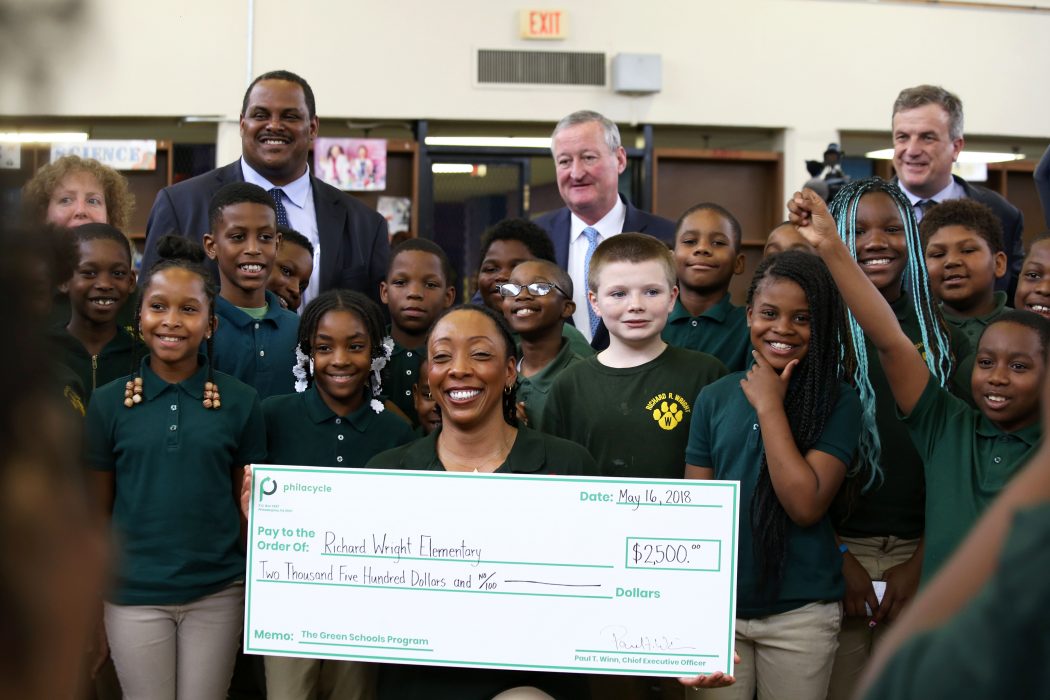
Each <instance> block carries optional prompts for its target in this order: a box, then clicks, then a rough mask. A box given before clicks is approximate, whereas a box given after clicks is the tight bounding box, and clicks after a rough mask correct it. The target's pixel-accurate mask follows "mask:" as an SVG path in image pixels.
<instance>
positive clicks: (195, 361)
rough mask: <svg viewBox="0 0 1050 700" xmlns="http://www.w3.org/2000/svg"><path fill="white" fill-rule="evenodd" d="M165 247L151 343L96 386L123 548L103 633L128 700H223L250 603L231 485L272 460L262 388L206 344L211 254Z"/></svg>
mask: <svg viewBox="0 0 1050 700" xmlns="http://www.w3.org/2000/svg"><path fill="white" fill-rule="evenodd" d="M158 251H159V253H160V256H161V260H160V262H158V263H157V264H156V265H155V266H154V267H153V269H152V270H151V271H150V273H149V274H148V275H147V276H146V278H145V280H144V281H143V283H142V285H141V288H140V292H139V295H140V302H139V305H138V309H137V311H136V326H137V328H138V331H139V333H140V334H141V336H142V340H143V342H144V343H145V345H146V347H147V349H148V350H149V353H148V354H147V355H146V356H145V357H144V358H143V359H142V360H141V363H140V364H139V365H138V366H137V368H136V370H135V372H134V373H133V374H132V375H131V376H130V377H126V378H125V379H126V381H125V379H120V380H117V381H114V382H111V383H109V384H106V385H105V386H102V387H100V388H99V389H98V390H97V391H96V392H95V394H94V396H93V398H92V401H91V404H90V405H89V407H88V412H87V417H86V420H85V428H84V432H85V434H86V441H87V456H86V459H87V464H88V467H89V468H90V469H91V470H92V474H93V479H94V481H95V484H96V486H97V489H98V492H99V499H100V503H101V504H102V506H103V508H104V511H105V512H106V513H107V514H109V515H110V516H111V522H112V528H113V531H114V533H115V534H116V535H117V540H118V543H119V545H118V546H119V550H120V552H121V555H120V556H119V557H118V561H117V577H116V581H115V584H114V586H113V588H112V589H111V590H110V591H108V592H107V594H106V602H105V610H104V613H105V630H106V635H107V637H108V640H109V646H110V649H111V652H112V656H113V661H114V664H115V666H116V669H117V676H118V677H119V679H120V684H121V687H122V688H123V691H124V697H126V698H129V699H130V698H145V697H172V698H174V697H179V698H219V697H225V696H226V689H227V687H228V686H229V683H230V677H231V675H232V673H233V664H234V657H235V655H236V652H237V648H238V644H239V641H240V635H241V629H242V625H243V613H244V583H243V579H244V553H243V550H242V547H241V536H242V521H241V519H240V514H239V512H238V509H237V501H236V498H235V494H236V490H235V488H234V485H235V484H237V483H239V482H240V480H241V478H242V473H243V466H242V465H244V464H248V463H251V462H257V461H260V460H263V459H265V458H266V442H265V433H264V425H263V415H262V409H261V407H260V404H259V397H258V395H257V394H256V392H255V390H254V389H252V388H251V387H249V386H247V385H246V384H243V383H242V382H240V381H238V380H236V379H234V378H233V377H230V376H228V375H225V374H222V373H220V372H214V371H213V370H212V368H211V363H210V361H208V360H206V359H205V358H204V357H203V356H201V354H200V350H201V345H203V344H205V343H207V344H208V345H209V346H210V344H211V339H212V336H213V334H214V331H215V287H214V286H213V284H212V282H211V276H210V275H209V273H208V271H207V270H206V269H205V268H204V267H203V266H202V261H203V260H204V251H203V250H202V249H201V248H200V246H198V245H196V244H194V243H191V242H190V241H187V240H186V239H184V238H180V237H175V236H167V237H165V238H163V239H161V241H160V243H159V245H158ZM208 349H209V350H210V349H211V348H210V347H209V348H208ZM209 356H211V353H209Z"/></svg>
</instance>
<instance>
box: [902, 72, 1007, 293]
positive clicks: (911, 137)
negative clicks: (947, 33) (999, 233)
mask: <svg viewBox="0 0 1050 700" xmlns="http://www.w3.org/2000/svg"><path fill="white" fill-rule="evenodd" d="M964 144H965V141H964V139H963V108H962V101H961V100H959V98H958V97H957V96H955V95H954V94H952V93H950V92H948V91H947V90H945V89H944V88H942V87H938V86H936V85H918V86H916V87H911V88H905V89H904V90H901V92H900V94H899V95H898V96H897V101H896V102H894V103H893V168H894V170H896V171H897V184H898V185H900V187H901V189H902V190H903V191H904V194H905V195H907V197H908V199H909V201H911V203H912V206H913V207H914V211H915V218H916V220H921V219H922V216H923V214H924V213H925V210H926V209H927V208H928V207H930V206H933V205H934V204H936V203H938V202H943V201H945V200H947V199H963V198H969V199H972V200H974V201H976V202H980V203H981V204H984V205H985V206H987V207H988V208H990V209H991V210H992V211H993V212H995V215H996V216H998V217H999V220H1000V221H1001V222H1002V224H1003V249H1004V250H1005V251H1006V258H1007V266H1006V274H1005V275H1004V276H1003V277H1000V278H999V279H998V280H996V285H995V286H996V289H999V290H1001V291H1004V292H1008V294H1007V299H1008V300H1009V302H1010V303H1012V302H1013V298H1014V293H1013V290H1014V288H1015V287H1016V286H1017V278H1018V276H1019V275H1020V273H1021V263H1022V262H1023V261H1024V241H1023V240H1022V234H1023V233H1024V215H1023V214H1021V212H1020V210H1019V209H1018V208H1017V207H1015V206H1014V205H1012V204H1010V203H1009V202H1007V201H1006V200H1005V199H1003V197H1002V196H1000V195H999V194H998V193H996V192H993V191H992V190H990V189H988V188H986V187H980V186H979V185H971V184H970V183H969V182H967V181H966V180H964V179H962V178H961V177H959V176H957V175H953V174H952V164H953V163H954V162H955V161H956V160H957V159H958V158H959V153H960V152H962V149H963V145H964Z"/></svg>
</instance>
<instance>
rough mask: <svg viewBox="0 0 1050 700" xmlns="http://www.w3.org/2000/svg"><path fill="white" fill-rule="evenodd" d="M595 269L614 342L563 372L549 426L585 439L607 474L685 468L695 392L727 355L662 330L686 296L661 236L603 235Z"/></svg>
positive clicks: (595, 291)
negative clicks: (686, 344)
mask: <svg viewBox="0 0 1050 700" xmlns="http://www.w3.org/2000/svg"><path fill="white" fill-rule="evenodd" d="M587 279H588V283H589V284H590V286H591V289H590V290H589V294H588V296H589V298H590V301H591V304H592V306H593V307H594V309H595V310H596V311H597V313H598V314H599V315H601V317H602V319H603V320H604V321H605V325H606V327H607V328H608V329H609V336H610V339H609V347H608V348H606V349H605V350H603V351H602V352H600V353H598V354H597V355H595V356H594V357H590V358H587V360H586V361H584V362H580V363H577V364H576V365H574V366H572V367H569V368H568V369H566V370H565V371H563V372H562V373H561V374H560V375H559V376H558V378H557V379H556V380H555V381H554V386H553V387H552V388H551V391H550V396H549V397H548V399H547V405H546V407H545V408H544V412H543V422H542V424H541V425H542V428H543V430H544V431H545V432H549V433H551V434H553V435H557V436H559V437H563V438H568V439H570V440H574V441H575V442H578V443H579V444H581V445H583V446H584V447H586V448H587V449H588V450H589V451H590V453H591V455H592V456H593V457H594V459H595V461H596V462H597V463H598V469H599V470H600V473H601V474H602V475H603V476H624V477H644V478H669V479H678V478H681V476H682V459H683V457H684V455H685V444H686V439H687V438H688V435H689V418H690V415H691V413H692V403H693V399H694V398H695V397H696V395H697V394H698V393H700V389H702V388H703V387H705V386H707V385H708V384H709V383H711V382H712V381H714V380H716V379H718V378H719V377H721V376H723V375H724V374H725V373H726V368H725V365H723V364H722V363H721V362H720V361H719V360H718V359H716V358H714V357H712V356H711V355H708V354H706V353H702V352H697V351H695V350H686V349H685V348H678V347H674V346H672V345H668V344H667V343H665V342H664V341H663V339H661V337H660V333H661V331H663V328H664V324H666V323H667V316H668V314H669V313H671V309H673V308H674V302H675V299H676V298H677V296H678V288H677V287H676V286H675V267H674V259H673V258H672V256H671V251H669V250H668V249H667V246H665V245H664V244H663V243H662V242H661V241H659V240H657V239H656V238H653V237H652V236H647V235H645V234H640V233H622V234H620V235H619V236H613V237H612V238H609V239H607V240H605V241H602V243H601V244H600V245H599V246H598V247H597V249H596V250H595V251H594V255H593V256H592V257H591V264H590V271H589V274H588V278H587Z"/></svg>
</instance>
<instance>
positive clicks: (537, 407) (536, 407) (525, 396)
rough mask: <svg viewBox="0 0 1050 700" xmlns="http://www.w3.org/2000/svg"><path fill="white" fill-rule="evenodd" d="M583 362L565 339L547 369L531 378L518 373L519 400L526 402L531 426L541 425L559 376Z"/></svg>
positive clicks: (526, 410)
mask: <svg viewBox="0 0 1050 700" xmlns="http://www.w3.org/2000/svg"><path fill="white" fill-rule="evenodd" d="M582 361H583V358H582V357H580V356H579V355H578V354H576V352H575V351H574V350H573V349H572V346H571V345H570V344H569V341H567V340H565V339H564V338H563V339H562V341H561V350H559V351H558V354H557V355H555V356H554V359H553V360H551V361H550V362H549V363H548V364H547V366H546V367H544V368H543V369H541V370H540V371H539V372H536V374H534V375H532V376H531V377H526V376H523V375H522V374H521V372H518V394H517V399H518V401H523V402H525V415H526V416H528V417H529V425H531V426H533V427H535V426H538V425H540V424H541V422H542V418H543V408H544V406H546V405H547V397H548V396H549V395H550V391H551V387H552V386H553V385H554V380H555V379H557V378H558V375H559V374H561V373H562V371H564V370H565V369H566V368H568V367H572V366H573V365H574V364H576V363H577V362H582Z"/></svg>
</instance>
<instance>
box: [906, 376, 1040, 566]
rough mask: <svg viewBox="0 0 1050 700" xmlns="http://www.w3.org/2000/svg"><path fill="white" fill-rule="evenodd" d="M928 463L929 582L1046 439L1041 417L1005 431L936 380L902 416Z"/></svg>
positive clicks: (930, 382) (927, 545) (917, 447)
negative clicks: (1043, 438)
mask: <svg viewBox="0 0 1050 700" xmlns="http://www.w3.org/2000/svg"><path fill="white" fill-rule="evenodd" d="M902 420H903V421H904V422H905V424H906V425H907V426H908V431H909V432H910V433H911V439H912V441H913V442H914V443H915V447H916V449H918V451H919V455H920V456H921V457H922V459H923V463H924V464H925V465H926V554H925V556H924V558H923V563H922V580H923V581H924V582H925V581H928V580H930V578H931V577H932V576H933V575H934V574H936V573H937V570H938V569H940V567H941V565H942V564H944V562H945V561H947V560H948V558H949V557H950V556H951V554H952V552H954V551H955V549H956V547H958V546H959V543H960V542H962V540H963V538H964V537H966V534H967V533H968V532H969V531H970V528H971V527H973V525H974V523H976V522H977V518H979V517H980V515H981V513H983V512H984V509H985V508H987V507H988V504H989V503H991V502H992V500H993V499H994V498H995V497H996V496H997V495H999V492H1000V491H1002V490H1003V487H1004V486H1006V482H1008V481H1009V480H1010V478H1011V477H1012V476H1013V475H1014V474H1015V473H1016V472H1017V470H1018V469H1020V468H1021V467H1022V466H1024V464H1025V462H1027V461H1028V459H1029V458H1030V457H1031V456H1032V455H1033V454H1035V451H1036V450H1037V449H1038V447H1039V441H1040V438H1041V437H1042V425H1041V424H1040V422H1039V421H1038V420H1037V421H1036V422H1035V423H1033V424H1032V425H1030V426H1028V427H1027V428H1022V429H1020V430H1017V431H1015V432H1012V433H1004V432H1003V431H1002V430H1000V429H999V428H997V427H996V426H995V425H994V424H993V423H992V422H991V421H990V420H988V419H987V418H986V417H985V416H984V414H982V413H981V412H980V411H978V410H977V409H975V408H972V407H970V406H969V405H968V404H967V403H966V402H965V401H963V400H961V399H958V398H956V397H955V396H952V395H951V394H950V393H949V392H947V391H945V390H944V389H942V388H941V387H939V386H938V385H937V383H936V382H935V381H933V378H932V377H931V378H930V381H929V382H927V384H926V389H925V390H923V392H922V396H921V397H920V398H919V402H918V403H917V404H915V408H914V409H913V410H912V412H911V413H910V414H909V415H907V416H905V417H904V418H903V419H902Z"/></svg>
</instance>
